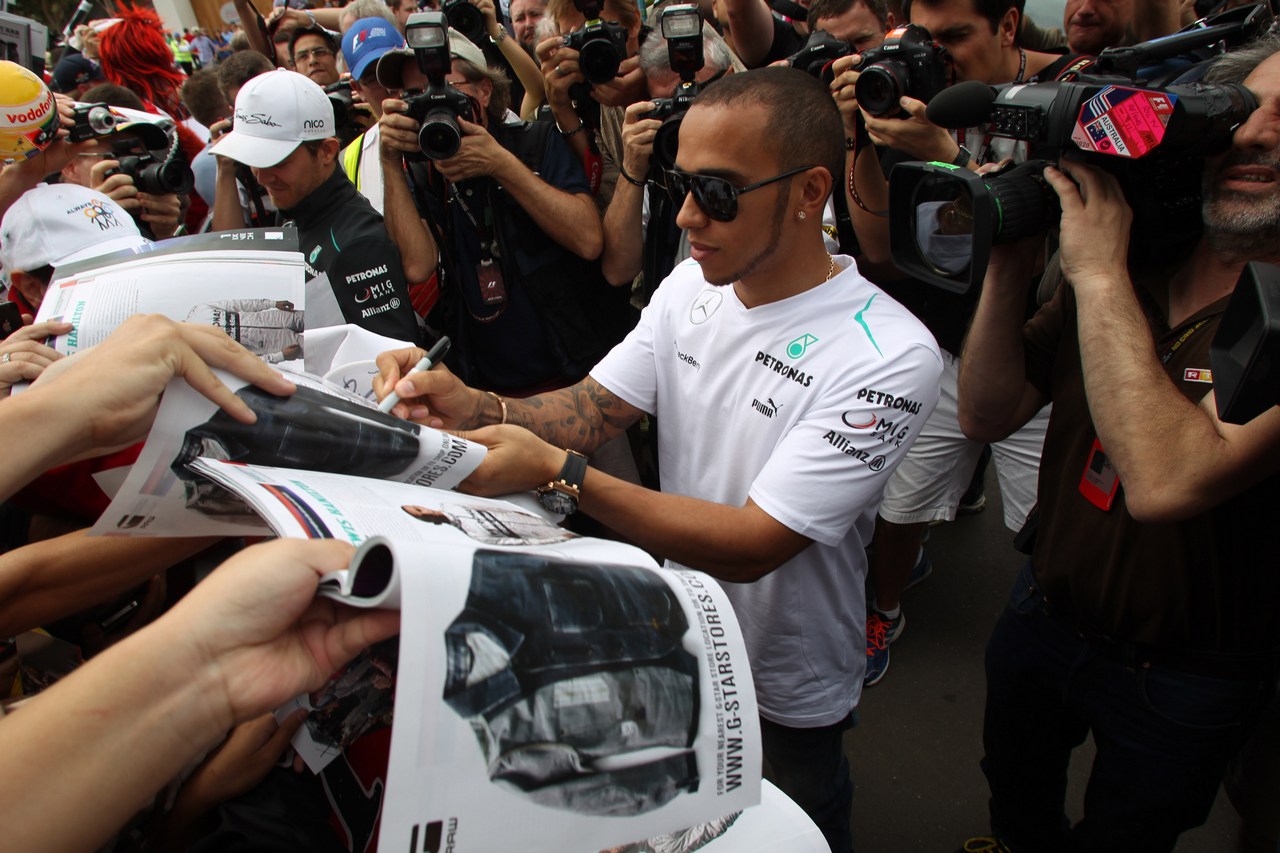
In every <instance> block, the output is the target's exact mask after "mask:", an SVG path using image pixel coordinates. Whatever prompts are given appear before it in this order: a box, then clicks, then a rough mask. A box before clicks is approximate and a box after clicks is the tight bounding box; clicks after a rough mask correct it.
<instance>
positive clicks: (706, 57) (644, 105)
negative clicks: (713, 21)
mask: <svg viewBox="0 0 1280 853" xmlns="http://www.w3.org/2000/svg"><path fill="white" fill-rule="evenodd" d="M694 38H696V39H697V40H698V41H699V42H700V43H701V54H702V68H701V69H699V70H698V71H697V72H696V74H695V75H694V77H693V79H694V81H695V82H696V83H697V84H698V85H699V86H704V85H705V84H707V83H709V82H711V81H713V80H717V79H719V78H721V77H723V76H724V75H725V74H728V73H731V72H732V70H733V56H732V54H731V53H730V52H729V48H728V45H726V44H725V43H724V40H723V39H721V38H720V36H719V35H718V34H717V33H716V32H715V30H713V29H711V27H710V26H708V25H706V24H703V25H702V27H701V35H700V36H694ZM640 68H641V69H642V70H643V71H644V76H645V84H646V86H647V87H648V90H649V97H650V98H651V99H658V98H671V97H672V96H673V95H674V94H675V92H676V89H677V87H678V86H679V85H680V82H681V78H680V75H679V74H678V73H677V72H675V71H673V70H672V68H671V56H670V51H669V50H668V42H667V40H666V39H665V38H663V36H662V31H661V29H660V28H659V29H655V30H653V31H652V32H651V33H649V37H648V38H647V39H646V40H645V43H644V46H643V47H642V48H641V50H640ZM656 106H657V105H656V104H655V103H654V101H653V100H645V101H639V102H637V103H634V104H632V105H631V106H629V107H627V111H626V119H625V121H624V123H623V125H622V150H623V154H622V171H621V178H622V181H621V182H620V183H619V184H618V185H617V186H616V187H615V189H614V193H613V198H612V200H610V202H609V209H608V210H607V211H606V212H605V216H604V252H603V254H602V255H601V257H600V262H601V269H602V270H603V272H604V276H605V278H606V279H607V280H608V281H609V283H610V284H612V285H614V286H615V287H621V286H624V285H629V284H631V282H632V281H633V280H634V279H635V277H636V276H637V275H639V274H640V273H641V271H642V270H643V271H644V273H645V282H644V294H643V299H642V301H643V302H644V303H646V304H647V303H648V301H649V300H648V297H649V295H650V294H652V292H653V289H654V288H656V287H657V286H658V282H660V281H661V280H662V279H664V278H666V277H667V275H668V274H669V273H670V272H671V270H672V269H673V268H674V267H675V265H676V264H678V263H679V262H681V261H683V260H684V259H686V258H688V257H689V238H688V235H686V234H685V233H684V232H683V231H682V230H681V229H680V228H678V227H677V226H676V224H675V218H676V212H677V211H676V210H675V209H674V208H673V206H672V204H671V200H670V197H669V196H668V195H667V193H666V190H664V189H662V185H663V175H662V170H663V169H667V168H671V167H672V166H674V165H675V164H674V162H665V161H664V162H661V163H654V162H653V147H654V140H655V138H656V137H657V135H658V133H659V130H660V129H661V128H663V126H664V122H663V121H662V120H659V119H656V118H650V117H648V116H649V114H650V113H651V112H652V111H653V110H654V108H655V107H656ZM666 127H667V130H666V131H664V135H665V134H670V133H674V132H677V131H678V127H679V125H667V126H666ZM646 259H650V263H649V265H648V268H647V269H646V268H645V267H646V265H645V261H646Z"/></svg>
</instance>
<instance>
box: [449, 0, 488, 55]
mask: <svg viewBox="0 0 1280 853" xmlns="http://www.w3.org/2000/svg"><path fill="white" fill-rule="evenodd" d="M440 8H441V10H442V11H443V12H444V16H445V18H447V19H448V21H449V26H450V27H452V28H453V29H455V30H457V31H458V32H460V33H462V34H463V35H464V36H466V37H467V39H468V40H470V41H471V42H472V43H474V44H481V43H482V42H483V40H484V37H485V29H484V13H483V12H481V11H480V9H479V8H477V7H476V6H475V5H474V4H472V2H471V0H444V3H442V4H441V5H440Z"/></svg>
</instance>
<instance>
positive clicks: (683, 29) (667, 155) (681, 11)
mask: <svg viewBox="0 0 1280 853" xmlns="http://www.w3.org/2000/svg"><path fill="white" fill-rule="evenodd" d="M661 27H662V37H663V38H664V39H665V40H666V42H667V58H668V59H669V60H670V62H671V70H672V71H674V72H676V73H677V74H679V75H680V83H679V85H677V86H676V90H675V92H674V93H673V94H672V96H671V97H670V98H656V99H654V102H653V105H654V106H653V109H652V110H650V111H649V112H647V113H645V114H644V115H643V116H641V118H652V119H658V120H660V121H661V122H662V127H660V128H658V132H657V134H656V135H655V136H654V138H653V158H654V159H653V163H654V167H656V168H657V169H662V170H665V169H669V168H671V167H672V166H674V165H675V164H676V152H677V150H678V147H679V145H680V123H681V122H682V121H684V114H685V113H687V112H688V111H689V107H691V106H693V99H694V98H695V97H697V95H698V89H699V87H698V84H697V82H695V81H694V79H693V78H694V77H696V76H697V74H698V72H699V71H701V70H702V66H703V65H704V64H705V62H704V60H703V56H702V14H701V12H700V11H699V10H698V7H697V6H695V5H692V4H686V5H680V6H668V7H667V8H665V9H663V10H662V19H661Z"/></svg>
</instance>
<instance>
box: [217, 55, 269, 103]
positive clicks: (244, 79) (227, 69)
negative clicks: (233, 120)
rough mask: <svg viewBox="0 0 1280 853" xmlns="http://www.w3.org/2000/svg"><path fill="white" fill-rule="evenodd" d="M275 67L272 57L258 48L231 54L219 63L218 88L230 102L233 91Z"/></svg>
mask: <svg viewBox="0 0 1280 853" xmlns="http://www.w3.org/2000/svg"><path fill="white" fill-rule="evenodd" d="M275 68H276V66H275V64H274V63H272V61H271V60H270V59H267V57H265V56H263V55H262V54H261V53H258V52H257V51H256V50H241V51H237V52H236V53H233V54H231V55H230V56H228V57H227V58H226V59H224V60H222V61H221V62H219V63H218V68H217V71H218V88H220V89H221V90H222V97H224V98H226V99H227V101H228V102H230V101H231V92H232V91H238V90H239V89H240V87H242V86H243V85H244V84H245V83H248V82H249V81H250V80H252V79H253V78H254V77H257V76H258V75H259V74H265V73H266V72H268V71H274V70H275ZM232 106H233V107H234V106H235V104H232Z"/></svg>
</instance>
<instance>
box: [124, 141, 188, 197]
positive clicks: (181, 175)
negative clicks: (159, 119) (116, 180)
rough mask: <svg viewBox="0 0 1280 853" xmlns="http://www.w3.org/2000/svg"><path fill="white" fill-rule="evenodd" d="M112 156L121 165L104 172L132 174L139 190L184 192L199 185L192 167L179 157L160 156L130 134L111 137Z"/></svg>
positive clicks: (161, 192)
mask: <svg viewBox="0 0 1280 853" xmlns="http://www.w3.org/2000/svg"><path fill="white" fill-rule="evenodd" d="M111 159H113V160H115V161H116V162H117V163H119V164H120V165H119V166H118V167H116V168H114V169H111V170H109V171H108V172H107V173H106V175H105V176H106V177H111V176H112V175H119V174H125V175H128V176H129V177H131V178H133V185H134V186H135V187H137V188H138V191H139V192H144V193H150V194H151V195H166V194H168V193H174V194H175V195H183V194H184V193H189V192H191V189H192V187H194V186H195V185H196V178H195V175H194V174H193V173H192V171H191V167H190V166H188V165H187V164H186V163H185V162H183V160H182V159H181V158H180V157H172V156H170V157H166V158H165V159H163V160H161V159H160V158H158V157H156V156H155V155H154V154H152V153H151V151H149V150H148V149H147V148H146V146H145V145H144V144H143V143H142V140H141V139H139V138H138V137H136V136H133V135H131V134H119V135H116V136H115V137H114V138H113V139H112V140H111Z"/></svg>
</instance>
